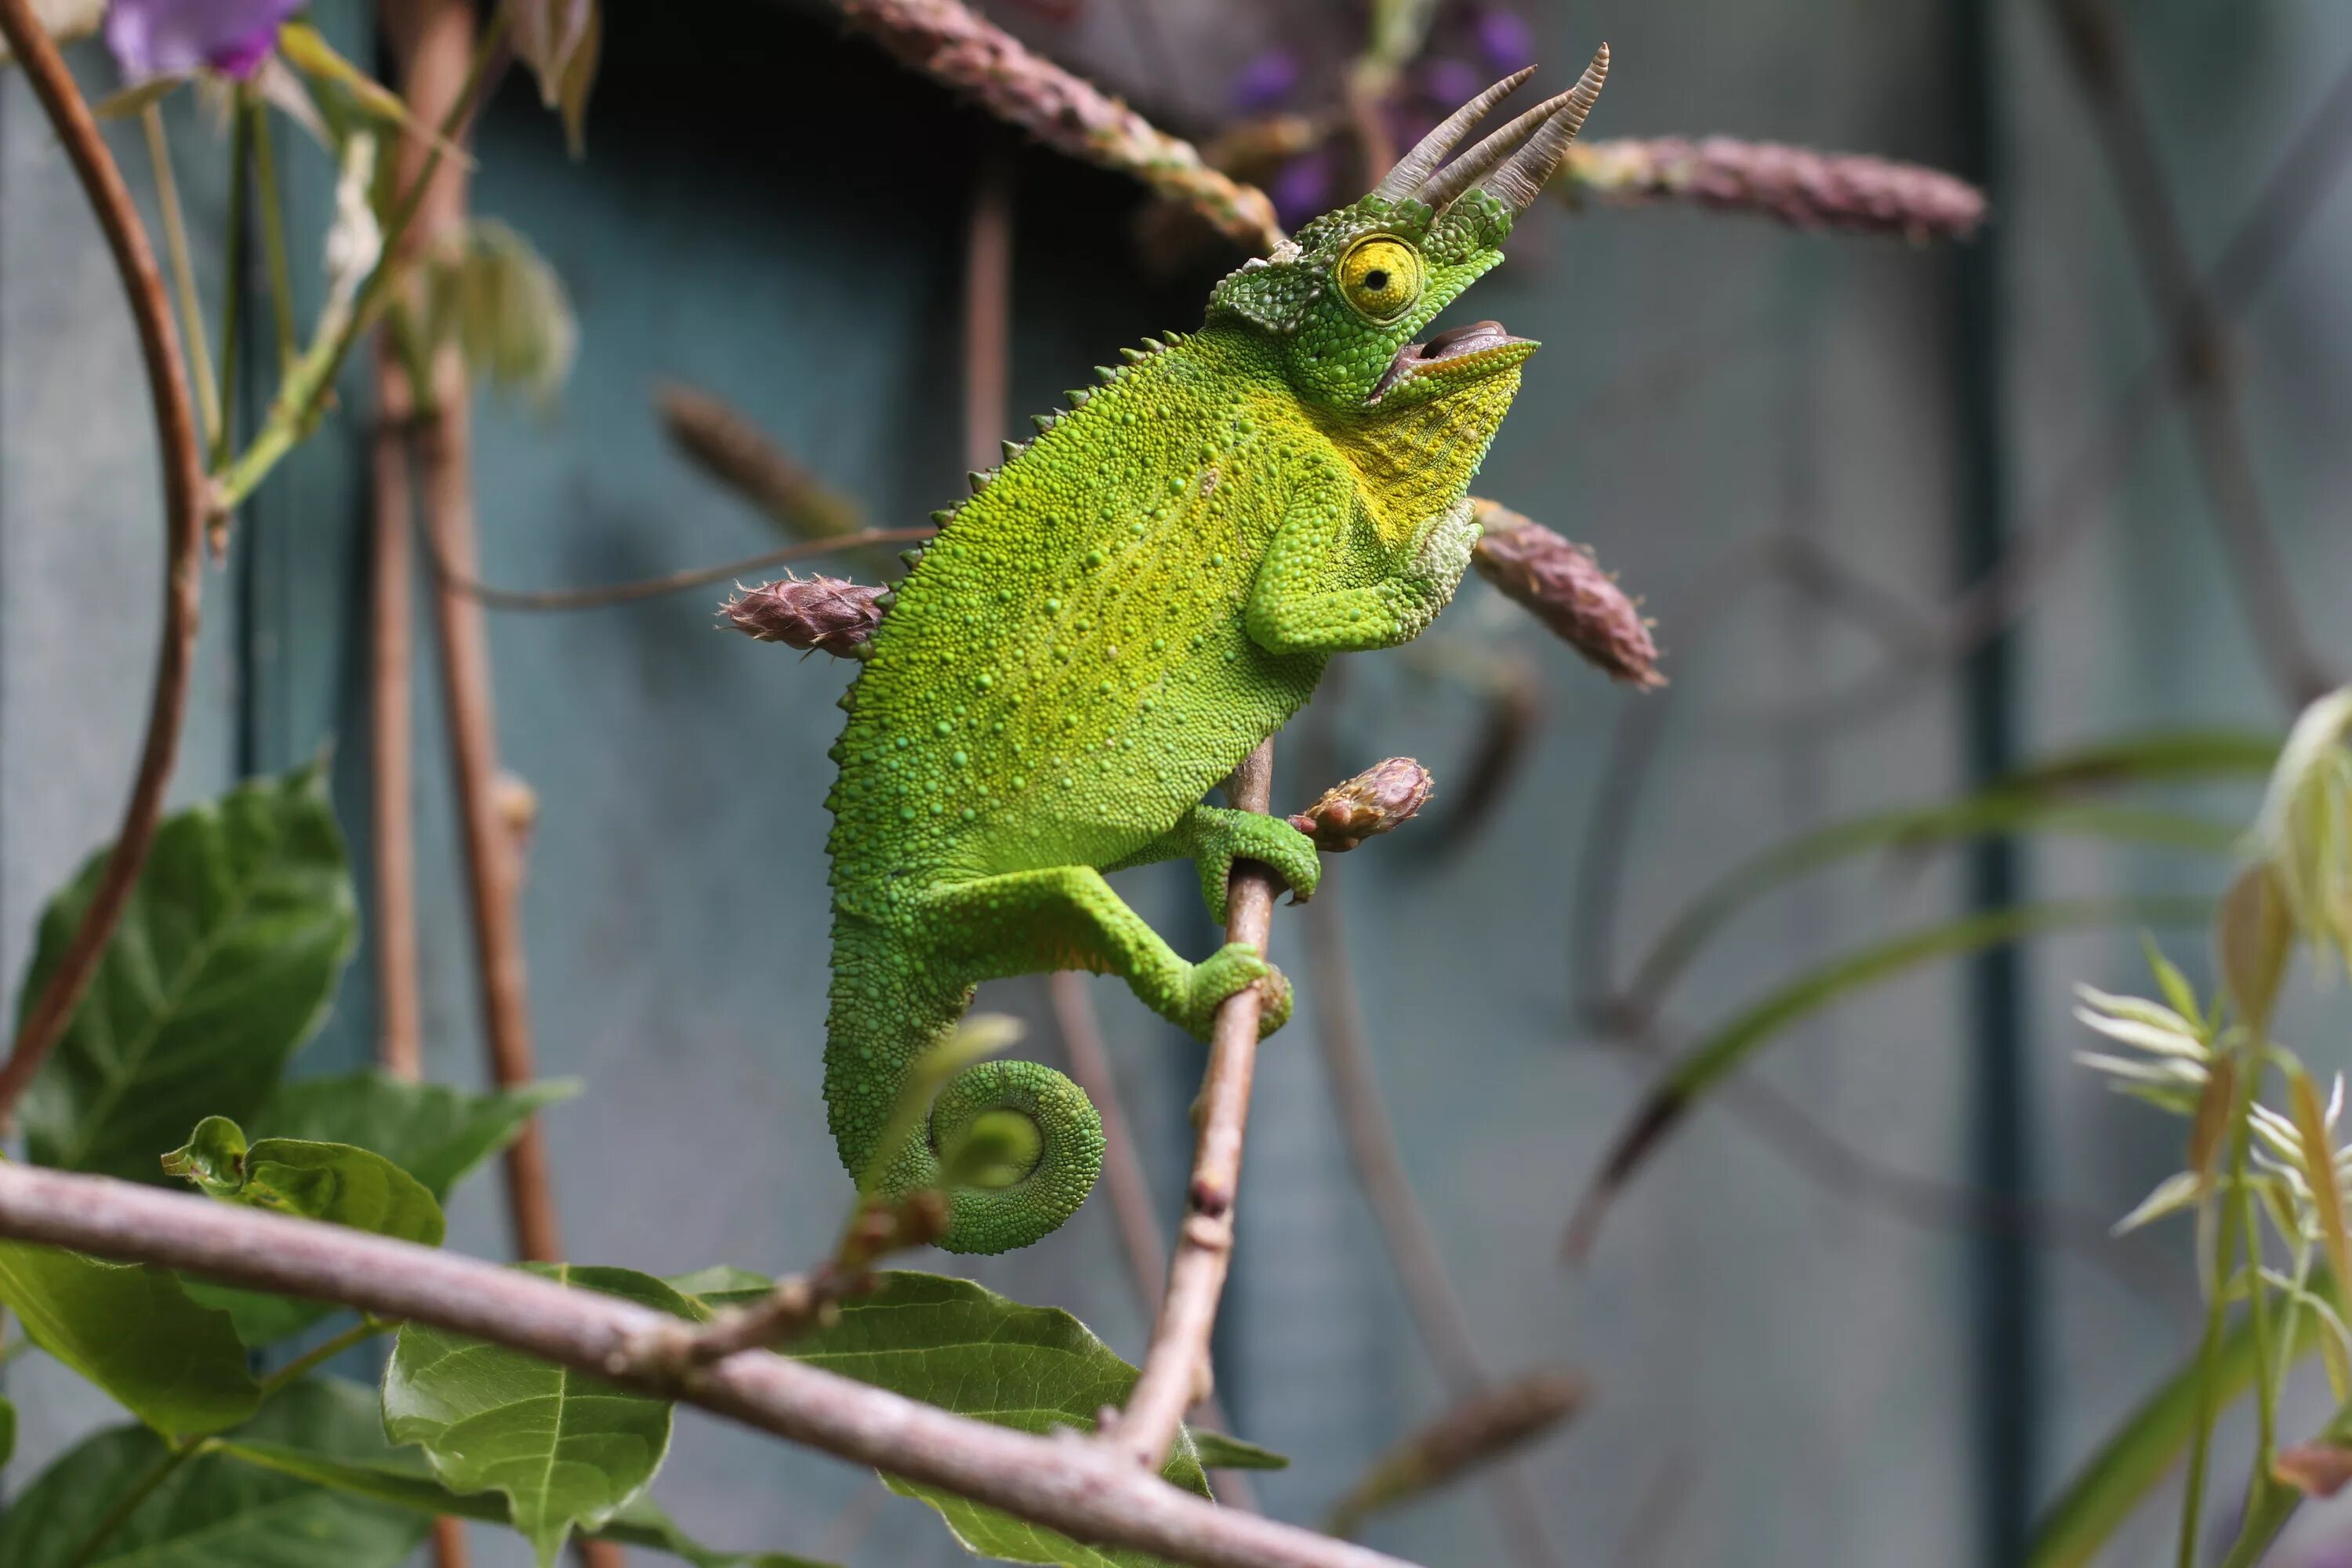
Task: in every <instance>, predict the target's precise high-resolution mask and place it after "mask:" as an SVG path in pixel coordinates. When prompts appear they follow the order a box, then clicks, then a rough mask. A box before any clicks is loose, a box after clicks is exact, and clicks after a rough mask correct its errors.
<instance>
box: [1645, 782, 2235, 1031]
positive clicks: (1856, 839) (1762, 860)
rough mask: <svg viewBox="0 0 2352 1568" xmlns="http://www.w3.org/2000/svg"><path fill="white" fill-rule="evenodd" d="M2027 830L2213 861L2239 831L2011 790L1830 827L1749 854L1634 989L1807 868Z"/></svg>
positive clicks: (1673, 971)
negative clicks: (1876, 852)
mask: <svg viewBox="0 0 2352 1568" xmlns="http://www.w3.org/2000/svg"><path fill="white" fill-rule="evenodd" d="M2021 833H2048V834H2060V835H2067V836H2072V837H2084V838H2093V839H2102V840H2105V841H2106V842H2109V843H2116V844H2143V845H2147V846H2150V847H2157V848H2166V849H2181V850H2189V851H2193V852H2196V853H2200V854H2209V855H2222V854H2227V853H2229V852H2230V850H2231V848H2232V847H2235V845H2236V843H2237V840H2238V834H2237V831H2236V830H2235V829H2234V828H2230V827H2223V826H2217V825H2215V824H2213V823H2210V822H2203V821H2200V820H2199V819H2198V818H2196V817H2193V816H2179V814H2177V813H2174V812H2168V811H2148V810H2145V809H2142V808H2140V807H2138V806H2126V805H2102V804H2100V803H2098V802H2095V801H2075V800H2066V799H2060V798H2053V797H2052V796H2049V795H2041V794H2035V793H2033V792H2032V791H2030V790H2026V789H2023V788H2021V787H2019V786H2017V785H2015V784H2004V785H2000V786H1996V787H1994V788H1992V789H1989V790H1986V791H1983V792H1981V793H1979V794H1977V795H1969V796H1968V797H1966V798H1965V799H1961V800H1957V801H1952V802H1948V803H1947V804H1944V805H1930V806H1924V807H1919V808H1916V809H1911V810H1905V811H1885V812H1877V813H1874V814H1873V815H1871V816H1858V817H1854V818H1853V819H1851V820H1849V821H1845V822H1833V823H1832V824H1830V825H1829V826H1826V827H1822V828H1819V829H1817V830H1815V831H1813V832H1811V833H1807V834H1802V835H1801V836H1799V837H1795V838H1791V839H1790V840H1788V841H1787V842H1786V843H1782V844H1776V845H1774V846H1772V847H1770V848H1769V849H1766V850H1764V851H1762V852H1761V853H1760V854H1758V855H1756V856H1754V857H1752V858H1749V859H1748V860H1747V861H1745V862H1743V863H1742V864H1740V865H1738V866H1737V867H1734V868H1732V869H1731V870H1730V871H1729V872H1727V873H1726V874H1725V875H1724V876H1723V877H1721V878H1720V879H1717V881H1716V882H1715V883H1714V884H1713V885H1712V886H1710V887H1709V888H1707V889H1706V890H1705V891H1704V892H1702V893H1701V894H1700V895H1699V896H1698V897H1697V898H1696V899H1694V900H1691V901H1690V903H1689V904H1687V905H1686V906H1685V908H1684V909H1683V910H1682V912H1681V913H1680V914H1678V915H1676V916H1675V919H1674V920H1673V921H1672V922H1670V923H1669V924H1668V925H1667V927H1666V929H1665V930H1664V931H1663V932H1661V933H1660V935H1659V937H1658V939H1657V941H1656V942H1653V943H1652V944H1651V946H1650V951H1649V952H1648V953H1647V954H1646V955H1644V956H1643V960H1642V963H1641V966H1640V968H1639V969H1637V970H1636V971H1635V973H1634V979H1633V984H1632V985H1631V986H1630V987H1628V990H1629V992H1630V994H1632V995H1633V996H1634V997H1635V998H1637V999H1639V1000H1641V1001H1643V1002H1647V1003H1654V1002H1655V1001H1656V1000H1657V999H1658V998H1659V997H1661V996H1663V995H1664V994H1665V990H1666V987H1667V986H1669V985H1670V984H1673V982H1674V980H1675V976H1677V975H1678V974H1680V973H1682V972H1683V970H1684V969H1685V968H1686V967H1688V965H1689V963H1690V961H1691V960H1692V959H1693V958H1694V957H1696V955H1697V953H1698V952H1699V950H1700V949H1701V948H1703V947H1704V946H1706V942H1707V940H1708V939H1709V938H1710V937H1712V936H1714V935H1715V933H1716V932H1717V931H1720V930H1721V929H1722V928H1723V927H1724V926H1725V925H1726V924H1727V923H1728V922H1729V921H1730V920H1731V917H1732V916H1733V915H1735V914H1737V913H1738V912H1739V910H1742V909H1745V908H1746V907H1747V906H1748V905H1749V904H1751V903H1753V902H1755V901H1756V900H1758V899H1759V898H1761V897H1763V896H1764V895H1765V894H1766V893H1769V892H1770V891H1771V890H1772V889H1775V888H1778V887H1780V886H1783V885H1784V884H1786V883H1789V882H1790V881H1793V880H1795V879H1798V878H1800V877H1802V876H1804V875H1806V874H1807V873H1809V872H1811V871H1816V870H1819V869H1821V868H1823V867H1825V866H1830V865H1832V864H1834V863H1836V862H1837V861H1839V860H1842V859H1844V858H1848V857H1850V856H1854V855H1861V854H1866V853H1868V852H1870V851H1872V850H1879V849H1885V850H1892V851H1910V850H1918V849H1923V848H1927V847H1929V846H1932V845H1938V844H1954V843H1961V842H1965V841H1967V840H1969V839H1975V838H1999V837H2009V836H2011V835H2014V834H2021Z"/></svg>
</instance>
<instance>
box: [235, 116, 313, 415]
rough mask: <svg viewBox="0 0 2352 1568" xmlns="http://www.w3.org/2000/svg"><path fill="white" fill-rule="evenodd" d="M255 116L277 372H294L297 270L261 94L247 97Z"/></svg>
mask: <svg viewBox="0 0 2352 1568" xmlns="http://www.w3.org/2000/svg"><path fill="white" fill-rule="evenodd" d="M246 102H247V112H248V113H250V114H251V115H252V117H253V173H254V178H255V179H256V180H257V181H258V182H259V183H260V187H261V188H260V191H259V193H258V199H259V201H260V204H261V249H262V256H263V258H264V259H265V260H266V261H267V263H268V268H269V302H270V305H271V307H272V310H273V313H274V314H275V316H276V318H277V321H278V375H279V376H280V377H281V378H282V377H285V376H289V375H291V374H293V373H294V363H295V361H296V360H297V359H298V358H299V357H300V355H301V352H302V350H301V331H300V329H299V328H298V327H296V326H295V324H294V269H293V268H292V266H291V265H290V264H289V262H288V260H287V255H286V197H285V192H284V191H283V189H282V188H281V187H280V186H279V184H278V149H277V143H276V142H275V140H274V139H273V138H272V137H271V136H270V134H269V109H268V105H267V104H265V103H263V102H262V100H261V98H260V96H259V95H258V94H248V95H247V100H246Z"/></svg>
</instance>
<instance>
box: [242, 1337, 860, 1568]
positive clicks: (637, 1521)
mask: <svg viewBox="0 0 2352 1568" xmlns="http://www.w3.org/2000/svg"><path fill="white" fill-rule="evenodd" d="M313 1381H314V1382H315V1383H317V1384H323V1385H325V1386H327V1387H330V1388H331V1389H333V1390H335V1391H337V1392H336V1395H335V1396H336V1397H338V1398H341V1399H345V1400H349V1401H354V1402H357V1403H359V1404H360V1405H362V1407H363V1408H364V1410H365V1412H366V1415H367V1419H366V1423H365V1430H364V1431H358V1430H356V1429H355V1430H354V1431H353V1432H352V1433H351V1434H349V1435H339V1436H344V1437H345V1440H342V1441H339V1442H338V1443H337V1444H335V1445H333V1446H332V1447H322V1446H320V1445H316V1444H310V1445H305V1444H299V1443H290V1442H286V1441H282V1440H272V1439H271V1438H270V1437H269V1436H267V1435H264V1434H259V1433H246V1432H239V1433H234V1434H232V1435H231V1436H228V1437H226V1438H223V1439H222V1440H221V1443H220V1451H221V1452H223V1453H225V1454H227V1455H230V1456H232V1457H234V1458H237V1459H240V1460H242V1461H243V1462H245V1463H246V1464H248V1465H256V1466H259V1467H260V1468H264V1469H268V1470H272V1471H275V1472H277V1473H278V1474H280V1475H285V1476H292V1477H299V1478H300V1479H303V1480H307V1481H311V1482H315V1483H316V1484H318V1485H320V1486H323V1487H331V1488H333V1489H335V1490H337V1491H342V1492H349V1493H351V1494H352V1496H354V1497H360V1498H365V1499H368V1500H371V1501H373V1502H379V1503H389V1504H391V1505H393V1506H394V1507H397V1508H402V1509H407V1510H412V1511H414V1512H415V1513H417V1514H420V1515H423V1516H425V1517H427V1518H430V1517H432V1516H434V1515H437V1514H451V1515H455V1516H456V1517H457V1518H460V1519H475V1520H480V1521H483V1522H484V1523H486V1524H499V1525H511V1524H512V1523H513V1522H514V1521H513V1518H512V1514H511V1510H510V1509H509V1504H508V1500H507V1499H506V1497H505V1496H504V1495H502V1494H500V1493H497V1492H474V1493H462V1492H454V1491H451V1490H450V1489H448V1488H446V1487H445V1486H443V1485H442V1484H441V1483H440V1482H439V1481H437V1480H436V1479H433V1473H432V1470H431V1468H430V1467H429V1466H428V1465H427V1464H426V1462H425V1458H424V1457H423V1456H422V1455H420V1454H418V1453H417V1452H416V1451H415V1450H414V1449H409V1448H395V1447H393V1446H392V1445H391V1444H390V1443H389V1442H388V1441H386V1440H385V1438H384V1436H383V1424H382V1422H381V1420H380V1419H379V1417H378V1415H377V1414H376V1411H377V1406H376V1398H375V1391H374V1390H373V1389H369V1388H362V1387H360V1386H359V1385H358V1384H347V1383H341V1382H337V1381H335V1380H332V1379H316V1380H313ZM299 1386H303V1387H309V1386H311V1385H310V1384H301V1385H299ZM594 1533H595V1535H596V1537H597V1539H599V1540H602V1541H616V1542H620V1543H621V1544H623V1545H625V1546H648V1547H652V1548H654V1549H655V1550H656V1551H660V1552H669V1553H670V1554H671V1555H673V1556H677V1557H682V1558H684V1559H686V1560H687V1561H688V1562H689V1563H695V1564H697V1565H698V1568H738V1565H740V1568H827V1565H826V1564H824V1563H814V1562H812V1561H810V1560H808V1559H806V1558H801V1557H793V1556H789V1555H787V1554H785V1553H782V1552H721V1551H717V1550H715V1549H713V1548H711V1547H708V1546H705V1545H703V1544H702V1543H701V1542H698V1541H696V1540H694V1539H693V1538H692V1537H691V1536H688V1534H687V1533H686V1532H685V1531H681V1530H680V1529H678V1527H677V1524H676V1523H675V1522H673V1521H671V1519H670V1517H669V1516H668V1515H667V1514H666V1513H664V1512H663V1511H662V1510H661V1509H660V1508H659V1507H658V1506H657V1505H656V1503H655V1502H654V1500H652V1499H651V1498H650V1497H647V1496H646V1495H644V1494H643V1493H640V1494H639V1495H638V1496H636V1497H635V1498H633V1499H631V1500H629V1501H628V1502H627V1503H625V1504H624V1505H622V1507H621V1509H620V1510H619V1511H618V1512H616V1513H614V1516H613V1518H612V1520H611V1521H610V1522H608V1523H607V1524H606V1525H605V1526H604V1529H602V1530H599V1531H595V1532H594Z"/></svg>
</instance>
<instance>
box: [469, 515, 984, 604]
mask: <svg viewBox="0 0 2352 1568" xmlns="http://www.w3.org/2000/svg"><path fill="white" fill-rule="evenodd" d="M937 532H939V530H938V529H936V528H932V527H930V526H929V525H928V524H925V525H920V526H918V527H914V528H869V529H867V530H866V531H865V532H863V533H845V534H843V535H842V536H841V537H840V538H838V539H803V540H802V541H801V542H799V543H797V544H787V545H783V546H782V547H780V548H778V549H775V550H763V551H761V552H760V553H759V554H757V555H747V556H745V557H743V558H742V559H741V560H740V561H722V562H720V563H719V564H718V565H716V566H690V567H688V568H687V569H686V570H685V571H683V572H670V573H666V574H663V575H661V576H659V577H641V578H638V579H636V580H635V581H634V582H629V583H608V584H601V585H599V586H597V587H593V588H499V587H493V586H492V585H491V584H488V583H485V582H482V581H481V580H480V579H479V578H478V577H476V576H475V575H474V574H473V563H472V562H471V561H466V562H463V563H460V562H459V561H457V559H456V558H455V557H454V556H451V555H450V554H448V553H447V552H444V551H441V550H439V549H438V548H432V565H433V575H434V577H435V578H436V581H437V583H438V584H439V587H440V589H441V591H442V592H443V593H444V594H446V595H454V596H456V597H458V598H465V599H471V600H474V601H475V602H476V603H478V604H481V605H487V606H488V607H489V608H491V609H493V610H601V609H604V608H607V607H609V606H611V605H631V604H635V603H636V602H637V601H638V600H640V599H658V598H660V597H661V596H662V595H665V594H677V593H682V592H684V591H685V590H686V589H688V588H707V587H709V585H710V584H713V583H730V582H732V581H734V580H735V579H736V578H738V577H741V576H745V575H748V574H751V573H753V572H764V571H766V570H768V569H769V568H770V567H772V566H783V565H787V564H789V563H792V562H794V561H805V560H807V559H809V558H810V557H811V556H814V555H837V554H839V553H841V552H844V551H849V550H856V549H860V548H863V547H865V546H867V545H875V544H918V543H920V542H922V541H924V540H926V539H929V538H930V537H931V536H932V535H933V534H935V533H937ZM427 545H428V547H432V546H431V541H430V540H428V541H427Z"/></svg>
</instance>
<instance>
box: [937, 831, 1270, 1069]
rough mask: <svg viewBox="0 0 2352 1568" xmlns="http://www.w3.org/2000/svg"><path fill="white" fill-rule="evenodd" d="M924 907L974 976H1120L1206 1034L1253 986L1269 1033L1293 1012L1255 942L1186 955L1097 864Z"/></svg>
mask: <svg viewBox="0 0 2352 1568" xmlns="http://www.w3.org/2000/svg"><path fill="white" fill-rule="evenodd" d="M1235 815H1238V814H1235ZM1283 826H1285V827H1286V828H1287V827H1288V825H1287V824H1285V825H1283ZM1290 831H1292V832H1294V833H1296V831H1297V830H1296V829H1290ZM1298 837H1300V838H1301V840H1302V841H1303V840H1304V838H1305V836H1304V835H1299V836H1298ZM1134 863H1136V862H1134V861H1129V864H1134ZM921 909H922V913H923V916H924V927H925V929H926V930H927V931H929V932H931V933H932V934H931V937H930V941H931V942H932V943H933V944H934V945H935V946H936V947H937V948H938V949H939V951H940V955H941V957H943V958H946V959H948V960H950V962H952V963H955V964H956V965H957V966H958V967H959V968H961V969H962V970H964V971H965V972H966V973H970V974H971V977H972V978H973V979H975V980H994V979H1000V978H1002V977H1003V976H1005V975H1008V974H1034V973H1040V972H1042V971H1046V970H1055V969H1088V970H1092V971H1094V972H1095V973H1097V974H1116V975H1118V977H1119V978H1120V979H1121V980H1124V981H1126V982H1127V986H1128V989H1129V990H1130V991H1132V992H1134V993H1135V996H1136V1000H1138V1001H1139V1002H1141V1003H1142V1004H1143V1005H1145V1006H1147V1007H1149V1008H1150V1009H1151V1010H1152V1011H1153V1012H1155V1013H1157V1014H1159V1015H1160V1016H1161V1017H1163V1018H1165V1019H1167V1020H1168V1021H1169V1022H1171V1023H1172V1024H1175V1025H1176V1026H1179V1027H1181V1028H1182V1029H1183V1030H1184V1031H1185V1032H1186V1033H1187V1034H1189V1035H1191V1036H1192V1037H1193V1038H1194V1039H1198V1040H1206V1039H1207V1038H1208V1037H1209V1028H1210V1025H1211V1022H1212V1021H1213V1019H1214V1018H1215V1016H1216V1012H1217V1004H1218V1003H1220V1002H1223V1000H1224V999H1225V998H1226V997H1228V996H1230V995H1232V994H1234V992H1236V991H1239V990H1241V989H1242V988H1243V987H1244V986H1246V985H1253V984H1264V985H1265V986H1266V988H1267V994H1266V1005H1265V1014H1264V1016H1262V1017H1261V1018H1260V1019H1259V1022H1258V1032H1259V1033H1260V1034H1261V1035H1270V1034H1272V1033H1273V1032H1274V1031H1275V1030H1276V1029H1278V1028H1280V1027H1281V1026H1282V1025H1283V1022H1284V1021H1285V1020H1286V1019H1287V1018H1288V1017H1289V1016H1290V986H1289V984H1288V983H1287V982H1286V981H1285V980H1284V979H1283V978H1282V975H1281V972H1280V971H1278V970H1276V968H1275V967H1274V966H1273V965H1272V964H1270V963H1266V961H1265V959H1263V958H1261V957H1259V956H1258V955H1257V952H1255V950H1254V949H1252V948H1251V947H1250V946H1249V944H1248V943H1246V942H1228V943H1227V944H1226V945H1224V946H1223V947H1221V948H1219V949H1218V950H1217V951H1216V952H1213V953H1212V954H1210V955H1209V956H1208V957H1207V958H1205V959H1203V960H1202V961H1201V962H1200V963H1187V962H1186V961H1185V960H1184V959H1182V958H1181V957H1180V956H1178V954H1177V952H1176V950H1175V949H1174V948H1171V947H1170V946H1169V945H1168V942H1167V940H1166V939H1165V938H1163V937H1162V936H1161V935H1160V933H1159V932H1158V931H1153V930H1152V929H1151V927H1150V925H1148V924H1147V923H1145V921H1144V919H1143V917H1142V916H1141V915H1139V914H1137V913H1136V912H1135V911H1134V910H1131V909H1129V908H1128V906H1127V900H1124V899H1122V898H1120V897H1119V896H1118V894H1117V893H1115V892H1113V891H1112V890H1111V886H1110V884H1109V883H1108V882H1106V881H1104V880H1103V878H1102V873H1101V872H1099V871H1097V870H1096V869H1095V868H1093V867H1091V866H1054V867H1049V868H1045V869H1044V870H1037V871H1013V872H1008V873H1006V874H1005V875H1003V876H1001V877H982V878H980V879H976V880H974V881H970V882H951V883H947V884H943V885H941V886H940V887H937V888H934V889H929V891H928V892H927V893H926V894H925V895H924V896H923V899H922V904H921Z"/></svg>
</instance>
